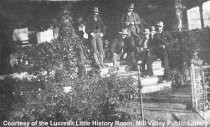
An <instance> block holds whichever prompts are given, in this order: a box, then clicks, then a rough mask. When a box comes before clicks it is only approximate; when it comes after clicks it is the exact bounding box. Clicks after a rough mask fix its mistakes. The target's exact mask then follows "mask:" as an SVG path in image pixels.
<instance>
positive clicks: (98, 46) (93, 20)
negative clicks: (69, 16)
mask: <svg viewBox="0 0 210 127" xmlns="http://www.w3.org/2000/svg"><path fill="white" fill-rule="evenodd" d="M86 31H87V33H88V34H89V35H90V40H91V45H92V50H93V56H94V60H95V65H96V66H97V67H98V68H101V67H104V63H103V57H104V51H103V39H102V38H103V36H104V34H105V32H106V26H105V25H104V23H103V20H102V18H101V17H100V15H99V10H98V7H94V8H93V15H91V16H90V18H89V20H88V22H87V30H86Z"/></svg>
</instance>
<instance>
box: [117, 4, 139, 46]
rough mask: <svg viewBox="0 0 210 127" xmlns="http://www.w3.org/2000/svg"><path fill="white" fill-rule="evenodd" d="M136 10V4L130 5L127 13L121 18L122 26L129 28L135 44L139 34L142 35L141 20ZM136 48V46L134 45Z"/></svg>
mask: <svg viewBox="0 0 210 127" xmlns="http://www.w3.org/2000/svg"><path fill="white" fill-rule="evenodd" d="M133 10H134V3H130V4H129V6H128V10H127V13H125V14H123V16H122V18H121V22H122V26H123V27H124V28H127V29H128V30H129V32H130V34H131V36H132V38H133V39H134V42H137V41H138V34H139V33H140V28H139V25H140V24H141V20H140V18H139V15H138V14H137V13H136V12H133ZM134 46H135V44H134Z"/></svg>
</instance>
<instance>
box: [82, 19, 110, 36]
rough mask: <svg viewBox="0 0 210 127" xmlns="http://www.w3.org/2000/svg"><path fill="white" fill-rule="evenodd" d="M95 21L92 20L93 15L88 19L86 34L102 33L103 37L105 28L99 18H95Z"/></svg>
mask: <svg viewBox="0 0 210 127" xmlns="http://www.w3.org/2000/svg"><path fill="white" fill-rule="evenodd" d="M97 18H98V19H97V21H95V20H94V17H93V15H92V16H91V17H90V18H89V19H88V22H87V27H86V29H87V30H86V32H87V33H88V34H90V33H92V32H94V33H103V34H104V35H105V33H106V26H105V25H104V22H103V20H102V19H101V17H100V16H98V17H97Z"/></svg>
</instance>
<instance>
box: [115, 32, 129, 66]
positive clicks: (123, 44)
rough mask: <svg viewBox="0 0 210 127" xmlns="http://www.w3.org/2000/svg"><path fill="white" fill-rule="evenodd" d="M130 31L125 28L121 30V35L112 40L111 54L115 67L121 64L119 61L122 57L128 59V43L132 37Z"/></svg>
mask: <svg viewBox="0 0 210 127" xmlns="http://www.w3.org/2000/svg"><path fill="white" fill-rule="evenodd" d="M128 35H129V32H128V31H127V29H123V30H122V31H121V32H119V36H118V37H117V38H116V39H114V40H112V46H111V54H112V60H113V64H114V66H115V67H118V66H119V64H118V63H119V62H120V60H122V59H124V60H125V59H126V56H127V50H128V49H127V48H128V46H127V45H128V44H129V42H130V39H131V37H130V36H128Z"/></svg>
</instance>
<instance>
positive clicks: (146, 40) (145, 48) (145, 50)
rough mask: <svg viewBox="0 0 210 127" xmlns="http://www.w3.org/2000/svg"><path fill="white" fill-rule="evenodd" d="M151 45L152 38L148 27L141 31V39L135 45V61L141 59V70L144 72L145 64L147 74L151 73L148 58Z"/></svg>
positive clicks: (150, 63)
mask: <svg viewBox="0 0 210 127" xmlns="http://www.w3.org/2000/svg"><path fill="white" fill-rule="evenodd" d="M151 45H152V40H151V38H150V31H149V29H144V31H143V39H142V40H141V41H140V43H138V44H137V45H136V54H137V55H136V56H137V58H136V59H137V61H139V60H141V61H142V66H141V70H142V71H143V72H146V69H145V66H146V65H147V74H148V75H150V76H151V75H153V74H152V62H151V61H150V59H149V58H148V55H149V50H150V48H151Z"/></svg>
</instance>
